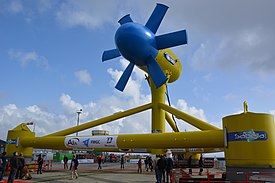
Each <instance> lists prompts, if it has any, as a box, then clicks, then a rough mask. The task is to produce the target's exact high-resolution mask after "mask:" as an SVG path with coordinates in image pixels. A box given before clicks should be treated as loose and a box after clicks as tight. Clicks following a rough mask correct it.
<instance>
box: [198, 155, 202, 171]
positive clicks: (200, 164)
mask: <svg viewBox="0 0 275 183" xmlns="http://www.w3.org/2000/svg"><path fill="white" fill-rule="evenodd" d="M199 167H200V173H199V175H202V172H203V159H202V155H201V157H200V160H199Z"/></svg>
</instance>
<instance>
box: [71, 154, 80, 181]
mask: <svg viewBox="0 0 275 183" xmlns="http://www.w3.org/2000/svg"><path fill="white" fill-rule="evenodd" d="M77 167H78V160H77V158H76V156H75V155H73V159H72V161H71V166H70V170H72V179H73V178H74V176H75V178H76V179H77V178H78V174H77Z"/></svg>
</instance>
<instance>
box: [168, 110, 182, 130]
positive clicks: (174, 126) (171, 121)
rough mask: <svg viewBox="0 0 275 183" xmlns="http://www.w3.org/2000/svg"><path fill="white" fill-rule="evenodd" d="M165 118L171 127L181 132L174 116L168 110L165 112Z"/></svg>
mask: <svg viewBox="0 0 275 183" xmlns="http://www.w3.org/2000/svg"><path fill="white" fill-rule="evenodd" d="M165 119H166V121H167V122H168V123H169V125H170V127H171V128H172V129H173V131H174V132H179V129H178V127H177V126H176V124H175V122H174V121H173V119H172V117H171V116H170V115H169V114H168V113H167V112H165Z"/></svg>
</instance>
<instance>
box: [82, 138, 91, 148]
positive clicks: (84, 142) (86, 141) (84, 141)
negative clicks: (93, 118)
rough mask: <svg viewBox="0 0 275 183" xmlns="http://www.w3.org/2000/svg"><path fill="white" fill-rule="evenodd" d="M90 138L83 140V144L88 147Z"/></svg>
mask: <svg viewBox="0 0 275 183" xmlns="http://www.w3.org/2000/svg"><path fill="white" fill-rule="evenodd" d="M89 140H90V139H86V140H83V144H84V145H85V146H86V147H88V145H89Z"/></svg>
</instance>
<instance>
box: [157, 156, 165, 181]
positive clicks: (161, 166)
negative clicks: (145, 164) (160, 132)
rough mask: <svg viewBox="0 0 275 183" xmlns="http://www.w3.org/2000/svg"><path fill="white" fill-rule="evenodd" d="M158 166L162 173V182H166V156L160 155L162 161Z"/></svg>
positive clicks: (159, 161)
mask: <svg viewBox="0 0 275 183" xmlns="http://www.w3.org/2000/svg"><path fill="white" fill-rule="evenodd" d="M157 166H158V169H159V171H160V180H161V179H163V182H165V170H166V166H167V161H166V158H165V157H164V155H160V159H159V160H158V162H157Z"/></svg>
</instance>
